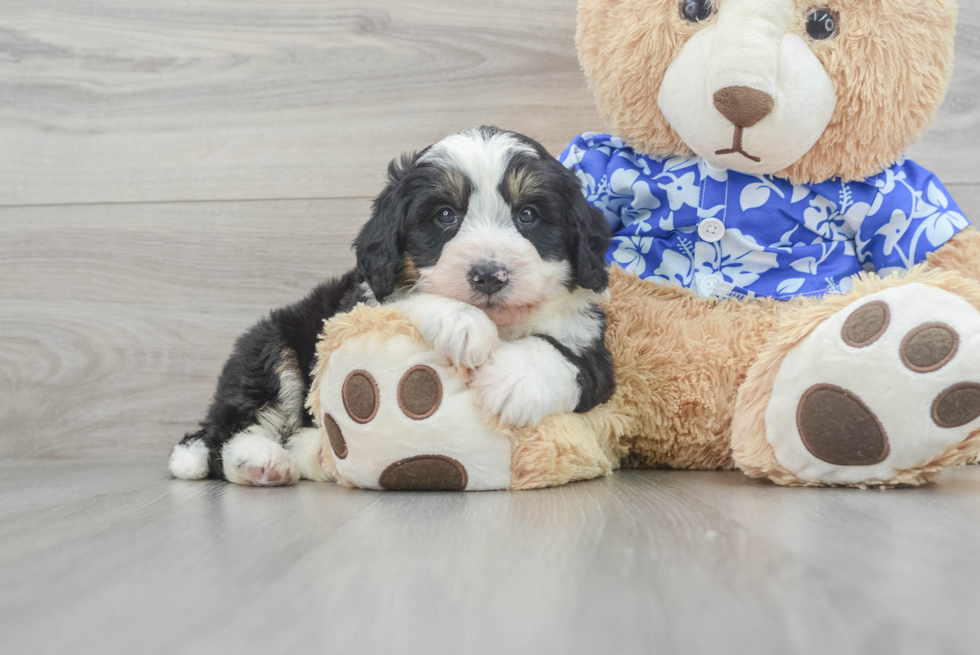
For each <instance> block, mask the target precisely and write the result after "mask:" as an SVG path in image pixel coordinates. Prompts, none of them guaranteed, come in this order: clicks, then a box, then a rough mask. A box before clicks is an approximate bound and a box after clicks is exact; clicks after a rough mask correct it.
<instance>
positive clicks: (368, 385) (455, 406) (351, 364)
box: [320, 335, 510, 491]
mask: <svg viewBox="0 0 980 655" xmlns="http://www.w3.org/2000/svg"><path fill="white" fill-rule="evenodd" d="M320 405H321V409H322V414H321V416H320V419H321V421H322V423H321V427H322V429H323V432H324V435H323V441H324V442H325V443H329V449H328V450H329V451H332V452H333V454H334V464H335V465H336V467H337V472H338V473H339V474H340V475H341V476H342V477H343V479H344V480H346V481H347V482H349V483H351V484H353V485H355V486H357V487H361V488H365V489H385V490H413V491H421V490H434V491H438V490H442V491H463V490H467V491H469V490H485V489H506V488H507V487H509V486H510V439H509V437H508V436H507V435H506V434H504V433H500V432H497V431H496V430H495V429H493V428H490V427H488V426H487V425H486V424H484V422H483V420H482V417H481V414H480V411H479V408H478V407H477V406H476V404H475V402H474V400H473V397H472V394H471V393H470V391H469V389H468V388H467V387H466V385H465V384H464V383H463V382H462V381H461V380H460V379H459V377H458V375H457V373H456V371H455V368H454V367H453V366H451V365H450V363H449V361H448V360H447V359H445V358H444V357H443V356H442V355H440V354H438V353H436V352H434V351H432V350H430V349H428V348H426V347H424V346H423V345H421V344H419V343H418V342H416V341H415V340H413V339H411V338H409V337H407V336H403V335H396V336H390V337H387V338H386V339H384V340H380V339H372V338H363V337H358V338H351V339H348V340H347V341H346V342H345V343H344V345H342V346H341V347H340V348H339V349H337V350H336V351H334V352H333V353H332V355H331V356H330V360H329V362H328V366H327V372H326V374H325V375H324V377H323V379H322V380H320ZM325 449H327V448H326V446H325Z"/></svg>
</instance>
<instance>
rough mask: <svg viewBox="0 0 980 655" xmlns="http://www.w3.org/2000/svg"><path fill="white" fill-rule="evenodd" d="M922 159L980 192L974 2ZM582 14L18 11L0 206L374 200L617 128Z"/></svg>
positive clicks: (27, 6) (449, 5)
mask: <svg viewBox="0 0 980 655" xmlns="http://www.w3.org/2000/svg"><path fill="white" fill-rule="evenodd" d="M962 4H963V5H964V6H963V7H962V8H961V19H960V32H959V36H958V37H957V54H958V62H957V71H956V77H955V79H954V82H953V85H952V88H951V90H950V95H949V99H948V101H947V103H946V106H945V107H944V108H943V110H942V111H941V112H940V116H939V118H938V120H937V122H936V125H935V127H934V128H933V129H932V130H931V131H930V132H929V134H928V135H927V136H926V137H924V138H923V140H922V141H921V142H920V143H919V144H917V145H916V146H915V147H913V148H912V150H911V152H910V155H911V156H913V157H915V158H916V159H917V160H919V161H920V163H921V164H922V165H924V166H926V167H927V168H932V169H933V170H935V171H936V172H937V173H938V174H939V175H940V177H942V178H943V179H944V180H945V181H946V182H948V183H954V182H956V183H976V182H980V173H978V171H980V95H978V94H980V7H978V6H972V5H967V3H962ZM574 24H575V2H574V0H538V1H536V2H534V3H527V2H523V1H521V0H502V1H498V2H494V3H489V4H488V3H485V2H480V1H479V0H424V1H422V2H413V3H404V2H397V1H396V0H365V1H363V2H359V3H356V6H353V5H351V4H350V3H342V2H340V1H339V0H275V1H273V0H247V1H246V0H242V1H240V2H235V3H227V2H223V1H221V0H200V1H199V2H195V3H192V4H187V3H186V2H184V1H183V0H161V1H159V2H153V3H140V4H134V3H132V2H128V1H126V0H84V1H83V0H79V1H74V0H72V1H70V0H49V1H46V2H43V3H42V2H38V1H37V0H11V1H8V2H5V3H3V5H2V6H0V25H3V28H2V32H0V34H2V38H3V41H4V43H5V47H4V50H5V52H8V53H10V54H9V56H8V57H5V58H2V59H0V97H2V98H3V99H4V100H3V103H0V204H4V205H12V204H13V205H19V204H50V203H95V202H122V201H164V200H215V199H256V198H323V197H331V198H334V197H352V196H370V195H373V194H375V193H376V192H377V190H378V188H379V185H380V181H381V178H382V175H383V171H384V166H385V164H386V163H387V161H388V160H389V159H390V158H391V157H393V156H394V155H396V154H398V153H400V152H402V151H405V150H410V149H417V148H421V147H424V146H426V145H428V144H429V143H431V142H433V141H435V140H437V139H439V138H440V137H442V136H443V135H445V134H446V133H448V132H450V131H453V130H457V129H463V128H466V127H469V126H472V125H474V124H481V123H490V124H499V125H502V126H505V127H509V128H512V129H516V130H519V131H523V132H526V133H528V134H530V135H532V136H535V137H537V138H538V139H540V140H542V141H543V142H544V143H545V145H546V146H547V147H549V148H550V149H551V150H552V152H557V151H559V150H560V149H561V148H562V147H563V146H564V144H565V143H566V142H567V141H568V140H569V139H570V138H572V137H573V136H575V135H576V134H578V133H580V132H582V131H586V130H597V129H603V123H602V121H601V120H600V119H599V118H598V115H597V114H596V111H595V109H594V106H593V102H592V99H591V96H590V94H589V92H588V90H587V88H586V85H585V80H584V78H583V76H582V74H581V73H580V71H579V68H578V64H577V59H576V53H575V48H574V44H573V35H574Z"/></svg>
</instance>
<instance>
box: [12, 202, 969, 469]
mask: <svg viewBox="0 0 980 655" xmlns="http://www.w3.org/2000/svg"><path fill="white" fill-rule="evenodd" d="M951 192H952V194H953V196H954V197H955V198H956V199H957V201H958V202H959V203H960V204H961V206H962V209H963V210H964V212H965V213H966V214H967V216H971V217H973V218H974V220H976V218H977V217H978V216H980V185H973V186H952V187H951ZM369 205H370V201H369V200H367V199H352V200H330V201H327V200H321V201H270V202H231V203H220V202H219V203H174V204H138V205H96V206H70V207H22V208H6V209H0V343H2V344H3V347H2V348H0V457H5V458H29V457H56V458H61V457H68V458H75V457H119V456H125V455H131V454H146V453H165V452H166V451H167V450H169V448H170V447H172V445H173V443H174V442H175V441H176V440H177V439H178V438H179V437H180V436H181V435H183V434H184V432H186V431H188V430H190V429H191V428H192V427H193V426H194V425H195V423H196V421H197V420H199V419H200V418H201V417H202V416H203V413H204V411H205V409H206V406H207V402H208V400H209V399H210V396H211V393H212V391H213V389H214V383H215V380H216V378H217V375H218V373H219V372H220V369H221V366H222V364H223V363H224V360H225V358H226V357H227V355H228V353H229V352H230V350H231V346H232V343H233V342H234V339H235V337H237V336H238V335H239V334H240V333H241V332H242V331H243V330H244V329H246V328H247V327H248V326H249V325H251V324H252V323H254V322H255V321H256V320H257V319H258V318H259V317H261V316H262V315H263V314H265V313H266V312H267V311H269V310H270V309H273V308H275V307H279V306H282V305H285V304H288V303H290V302H293V301H295V300H298V299H299V298H301V297H302V296H303V295H304V294H305V293H306V291H307V290H308V289H310V288H311V287H312V286H313V285H314V284H315V283H316V282H318V281H320V280H323V279H326V278H329V277H332V276H334V275H339V274H341V273H343V272H344V271H346V270H348V269H349V268H350V267H351V266H353V255H352V253H351V251H350V248H349V245H350V243H351V241H352V240H353V238H354V236H355V234H356V232H357V230H358V229H359V227H360V225H361V223H363V221H364V219H365V218H366V216H367V215H368V211H369Z"/></svg>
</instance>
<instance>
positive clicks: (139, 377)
mask: <svg viewBox="0 0 980 655" xmlns="http://www.w3.org/2000/svg"><path fill="white" fill-rule="evenodd" d="M368 208H369V201H368V200H334V201H296V202H282V201H277V202H262V203H256V202H248V203H184V204H173V205H156V204H150V205H111V206H86V207H38V208H19V209H9V208H8V209H3V210H0V244H2V246H0V343H2V344H3V347H2V348H0V457H6V458H12V457H84V456H89V455H100V456H110V457H111V456H120V455H121V454H125V453H128V452H136V453H147V452H153V453H160V452H166V451H167V450H168V449H169V448H170V447H172V445H173V443H175V442H176V440H177V439H178V438H179V437H180V436H181V435H182V434H183V433H184V432H185V431H187V430H189V429H191V428H192V427H193V426H194V425H195V423H196V421H197V420H199V419H200V418H201V417H202V416H203V412H204V410H205V409H206V406H207V402H208V400H209V399H210V396H211V393H212V391H213V389H214V383H215V380H216V379H217V375H218V373H219V372H220V369H221V365H222V364H223V362H224V359H225V358H226V357H227V355H228V353H229V352H230V351H231V346H232V343H233V342H234V339H235V337H237V335H238V334H240V333H241V332H242V331H243V330H244V329H246V328H247V327H248V326H249V325H251V324H252V323H254V322H255V321H256V320H258V319H259V318H260V317H261V316H262V315H263V314H265V313H266V312H267V311H269V310H270V309H273V308H275V307H279V306H282V305H284V304H288V303H290V302H294V301H296V300H298V299H299V298H301V297H302V296H303V295H305V293H306V292H307V291H308V290H309V289H310V288H311V287H312V286H314V284H315V283H317V282H319V281H321V280H323V279H327V278H329V277H332V276H335V275H338V274H341V273H343V272H344V271H346V270H348V269H350V268H351V267H352V266H353V261H354V260H353V255H352V253H351V251H350V247H349V246H350V243H351V241H352V240H353V238H354V235H355V234H356V231H357V230H358V229H359V227H360V225H361V223H362V222H363V220H364V219H365V217H366V216H367V212H368Z"/></svg>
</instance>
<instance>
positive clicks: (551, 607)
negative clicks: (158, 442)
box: [0, 459, 980, 655]
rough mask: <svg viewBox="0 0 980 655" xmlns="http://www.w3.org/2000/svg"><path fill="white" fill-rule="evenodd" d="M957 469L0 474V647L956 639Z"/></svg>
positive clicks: (960, 476) (975, 521) (864, 646)
mask: <svg viewBox="0 0 980 655" xmlns="http://www.w3.org/2000/svg"><path fill="white" fill-rule="evenodd" d="M978 499H980V468H975V467H971V468H965V467H964V468H960V469H957V470H954V471H951V472H949V473H948V475H947V476H946V479H945V480H944V481H943V483H942V484H941V485H938V486H935V487H931V488H928V489H918V490H907V491H898V492H879V491H868V492H861V491H851V490H820V489H817V490H813V489H789V490H787V489H779V488H775V487H773V486H771V485H768V484H766V483H763V482H757V481H751V480H747V479H745V478H744V477H743V476H741V475H740V474H738V473H734V472H717V473H710V472H709V473H693V472H671V471H631V472H624V473H620V474H618V475H616V476H614V477H612V478H608V479H605V480H598V481H593V482H587V483H580V484H574V485H570V486H568V487H564V488H560V489H552V490H545V491H538V492H524V493H507V492H496V493H470V494H421V495H420V494H405V493H375V492H365V491H348V490H345V489H343V488H341V487H338V486H336V485H325V484H313V483H304V484H301V485H300V486H298V487H296V488H288V489H254V488H243V487H235V486H232V485H225V484H220V483H187V482H176V481H172V480H169V479H168V478H167V476H166V475H165V474H164V472H163V471H162V469H161V467H160V465H159V462H158V461H156V460H152V459H151V460H147V461H134V462H129V463H126V464H119V463H116V464H111V465H110V464H97V465H96V464H91V463H85V464H82V463H78V462H67V461H60V462H55V461H48V462H22V463H7V464H3V465H0V643H2V644H3V647H2V649H0V650H2V651H3V652H4V653H16V654H20V653H25V654H26V653H45V654H50V655H54V654H57V653H79V652H89V651H97V652H100V653H104V654H106V655H115V654H116V653H120V654H122V653H141V654H143V655H153V654H155V653H161V654H162V653H286V652H296V653H384V652H388V653H416V652H418V653H671V652H673V653H741V652H745V653H752V654H754V655H766V654H769V653H773V654H777V655H785V654H786V653H835V654H840V655H848V654H851V653H854V654H855V655H856V654H858V653H860V654H862V655H863V654H868V653H889V654H890V655H901V654H904V653H909V654H913V653H914V654H921V653H930V654H932V653H976V652H977V650H978V645H977V640H978V636H977V633H976V629H975V627H976V620H977V616H978V615H980V569H978V567H977V565H976V553H977V547H976V544H977V543H980V503H978Z"/></svg>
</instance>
